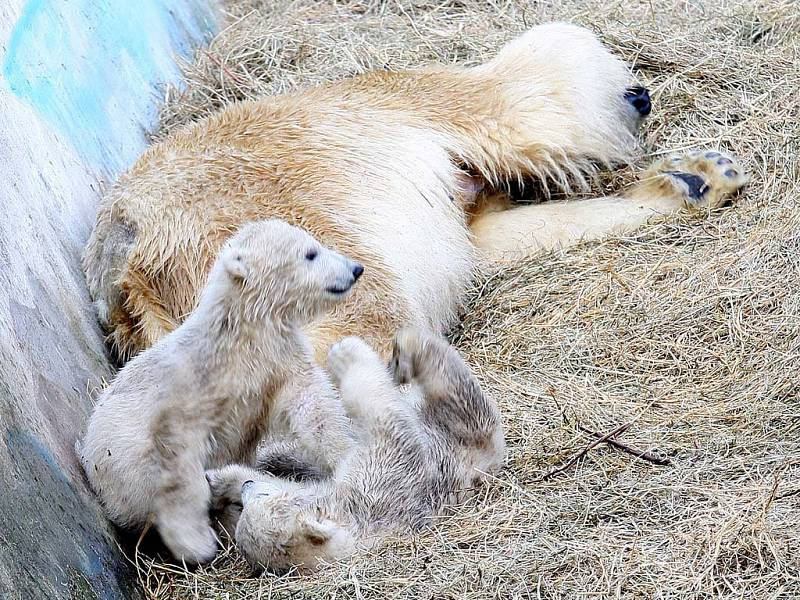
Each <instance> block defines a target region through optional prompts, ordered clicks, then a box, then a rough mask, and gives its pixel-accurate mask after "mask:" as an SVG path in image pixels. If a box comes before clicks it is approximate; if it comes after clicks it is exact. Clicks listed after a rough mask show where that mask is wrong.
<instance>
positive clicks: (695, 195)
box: [667, 171, 710, 200]
mask: <svg viewBox="0 0 800 600" xmlns="http://www.w3.org/2000/svg"><path fill="white" fill-rule="evenodd" d="M667 174H668V175H671V176H672V177H674V178H675V179H680V180H681V181H683V182H684V183H685V184H686V187H688V188H689V194H688V195H689V198H691V199H692V200H700V199H701V198H702V197H703V196H705V195H706V192H708V190H709V189H710V188H709V186H708V184H707V183H706V180H705V179H703V178H702V177H700V176H699V175H692V174H691V173H682V172H680V171H668V172H667Z"/></svg>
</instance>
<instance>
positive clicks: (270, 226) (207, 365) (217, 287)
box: [78, 220, 363, 563]
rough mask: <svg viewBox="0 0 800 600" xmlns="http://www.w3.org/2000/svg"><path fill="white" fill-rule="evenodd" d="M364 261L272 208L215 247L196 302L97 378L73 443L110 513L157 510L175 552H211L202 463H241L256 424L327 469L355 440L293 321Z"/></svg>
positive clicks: (118, 519)
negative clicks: (93, 400) (103, 381)
mask: <svg viewBox="0 0 800 600" xmlns="http://www.w3.org/2000/svg"><path fill="white" fill-rule="evenodd" d="M362 272H363V267H362V266H361V265H360V264H358V263H355V262H353V261H351V260H349V259H347V258H345V257H344V256H342V255H340V254H337V253H336V252H333V251H332V250H329V249H327V248H325V247H323V246H321V245H320V244H319V243H318V242H317V241H316V240H315V239H314V238H313V237H311V236H310V235H309V234H307V233H306V232H304V231H302V230H300V229H298V228H296V227H292V226H290V225H288V224H286V223H284V222H282V221H277V220H270V221H261V222H256V223H251V224H248V225H245V226H244V227H242V228H241V229H240V230H239V232H238V233H236V235H234V236H233V237H232V238H231V239H230V240H229V242H228V243H227V244H226V245H225V246H224V247H223V249H222V250H221V251H220V253H219V255H218V257H217V259H216V261H215V263H214V265H213V267H212V269H211V272H210V274H209V277H208V282H207V284H206V286H205V288H204V290H203V292H202V294H201V297H200V301H199V303H198V306H197V308H196V309H195V310H194V311H193V312H192V313H191V315H190V316H189V317H188V318H187V319H186V321H185V322H184V323H183V325H181V326H180V327H179V328H178V329H176V330H175V331H174V332H172V333H171V334H169V335H167V336H166V337H164V338H163V339H161V340H160V341H159V342H158V343H156V344H155V345H154V346H152V347H151V348H150V349H148V350H146V351H144V352H142V353H141V354H139V355H138V356H136V357H135V358H134V359H133V360H131V361H130V362H129V363H127V365H125V367H124V368H123V369H122V370H121V371H120V372H119V373H118V374H117V376H116V378H115V379H114V381H113V382H112V383H111V385H110V386H109V387H108V388H107V389H106V390H105V391H104V392H103V394H102V395H101V397H100V399H99V401H98V403H97V405H96V406H95V408H94V412H93V414H92V416H91V419H90V421H89V425H88V429H87V433H86V436H85V438H84V440H83V444H82V446H79V447H78V450H79V454H81V462H82V464H83V468H84V470H85V471H86V475H87V477H88V479H89V483H90V484H91V486H92V488H93V489H94V491H95V492H96V494H97V495H98V496H99V497H100V499H101V501H102V504H103V506H104V508H105V510H106V512H107V514H108V516H109V518H110V519H111V520H112V521H113V522H114V523H115V524H117V525H118V526H120V527H123V528H125V529H141V528H143V527H144V526H145V525H146V524H147V523H148V522H152V523H154V524H155V526H156V528H157V529H158V532H159V534H160V535H161V538H162V540H163V541H164V543H165V544H166V546H167V547H168V548H169V550H170V551H171V552H172V553H173V554H174V555H175V556H176V557H177V558H179V559H183V560H185V561H186V562H190V563H199V562H205V561H208V560H210V559H211V558H213V556H214V554H215V553H216V550H217V541H216V538H215V535H214V531H213V529H212V527H211V525H210V520H209V514H208V513H209V501H210V490H209V485H208V481H207V480H206V477H205V470H206V469H208V468H214V467H219V466H221V465H224V464H229V463H231V462H239V461H240V462H244V463H252V462H253V460H254V454H255V450H256V446H257V445H258V443H259V441H260V440H261V439H262V437H263V435H264V433H265V432H266V430H267V429H272V428H275V429H276V430H281V429H283V432H284V433H288V434H289V435H292V436H294V438H295V442H296V444H297V445H298V446H299V447H300V448H301V449H302V450H303V452H304V455H305V456H307V457H310V460H312V461H316V462H317V463H318V464H319V465H320V466H321V467H322V469H323V470H327V471H329V472H330V471H332V470H333V468H334V467H335V465H336V464H337V462H338V460H339V458H340V457H341V456H343V455H344V454H346V453H347V452H348V450H349V448H350V446H351V444H352V442H353V438H352V435H351V432H350V428H349V425H348V421H347V417H346V416H345V414H344V411H343V409H342V406H341V403H340V402H339V401H338V398H337V396H336V392H335V390H334V389H333V387H332V385H331V383H330V381H329V379H328V377H327V375H326V374H325V372H324V371H323V370H322V369H321V368H320V367H318V366H317V365H316V363H315V362H314V360H313V352H312V349H311V346H310V343H309V342H308V340H307V339H306V336H305V334H304V333H303V332H302V331H301V326H303V325H305V324H307V323H308V322H309V321H311V320H312V319H313V318H315V317H316V316H318V315H319V314H320V313H322V312H324V311H327V310H329V309H331V308H332V307H333V306H334V305H335V304H336V303H338V302H339V301H340V300H342V299H343V298H344V297H345V296H347V293H348V292H349V290H350V288H351V286H352V285H353V284H354V283H355V281H356V280H357V279H358V278H359V276H360V275H361V273H362Z"/></svg>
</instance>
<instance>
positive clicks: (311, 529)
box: [301, 519, 334, 546]
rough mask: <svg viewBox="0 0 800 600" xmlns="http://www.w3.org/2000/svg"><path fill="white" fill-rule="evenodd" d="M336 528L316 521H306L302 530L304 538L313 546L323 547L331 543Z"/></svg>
mask: <svg viewBox="0 0 800 600" xmlns="http://www.w3.org/2000/svg"><path fill="white" fill-rule="evenodd" d="M333 530H334V527H333V526H331V525H327V524H325V523H321V522H319V521H317V520H316V519H306V521H305V522H304V523H303V526H302V528H301V533H302V535H303V537H304V538H305V539H306V540H307V541H308V542H309V543H310V544H311V545H312V546H323V545H325V544H327V543H328V542H329V541H331V538H332V537H333Z"/></svg>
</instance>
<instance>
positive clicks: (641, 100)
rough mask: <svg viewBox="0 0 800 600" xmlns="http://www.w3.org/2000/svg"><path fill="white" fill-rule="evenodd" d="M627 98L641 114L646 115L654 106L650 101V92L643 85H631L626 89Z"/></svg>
mask: <svg viewBox="0 0 800 600" xmlns="http://www.w3.org/2000/svg"><path fill="white" fill-rule="evenodd" d="M625 100H627V101H628V102H629V103H630V105H631V106H633V108H635V109H636V112H638V113H639V114H640V115H641V116H643V117H646V116H647V115H649V114H650V110H651V109H652V108H653V105H652V103H651V102H650V92H648V91H647V88H643V87H641V86H638V85H637V86H634V87H630V88H628V89H627V90H626V91H625Z"/></svg>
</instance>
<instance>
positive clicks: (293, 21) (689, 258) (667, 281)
mask: <svg viewBox="0 0 800 600" xmlns="http://www.w3.org/2000/svg"><path fill="white" fill-rule="evenodd" d="M227 8H228V10H229V11H230V13H231V14H230V15H229V19H228V25H227V28H226V29H224V30H223V31H222V32H221V33H220V34H219V35H218V36H217V38H216V39H214V40H213V41H212V42H211V44H210V45H209V46H208V47H207V48H205V49H203V50H201V51H200V52H199V53H198V54H197V57H196V62H194V63H193V64H187V65H185V69H184V70H185V80H186V88H185V90H184V91H180V92H179V91H176V90H174V89H171V90H168V94H167V98H166V102H165V105H164V108H163V111H162V117H161V118H162V120H161V129H160V131H159V132H158V133H157V134H156V135H157V136H160V135H164V134H165V133H167V132H169V131H170V130H172V129H173V128H175V127H177V126H179V125H180V124H182V123H185V122H187V121H189V120H192V119H196V118H198V117H200V116H202V115H205V114H208V113H209V112H211V111H213V110H216V109H218V108H219V107H221V106H224V105H225V104H227V103H229V102H232V101H235V100H240V99H244V98H255V97H259V96H263V95H266V94H274V93H277V92H284V91H288V90H292V89H296V88H298V87H301V86H308V85H313V84H316V83H319V82H321V81H326V80H330V79H336V78H341V77H346V76H350V75H354V74H358V73H362V72H364V71H366V70H368V69H374V68H378V69H380V68H389V69H400V68H406V67H414V66H418V65H422V64H425V63H429V62H432V61H438V62H443V63H450V62H459V63H464V64H476V63H479V62H481V61H482V60H484V59H485V58H486V57H489V56H491V55H492V54H493V53H494V52H495V51H496V50H497V49H498V48H499V47H500V45H502V44H503V43H504V42H505V41H507V40H509V39H510V38H512V37H513V36H514V35H515V34H517V33H518V32H521V31H523V30H524V29H526V28H527V27H530V26H532V25H534V24H537V23H541V22H544V21H549V20H569V21H573V22H576V23H580V24H583V25H585V26H587V27H589V28H591V29H592V30H594V31H596V32H597V33H598V34H599V35H600V36H601V38H602V39H603V40H604V41H605V43H607V44H608V45H609V46H610V47H611V48H612V49H613V50H614V51H615V52H617V53H618V54H619V55H620V56H622V57H623V58H624V59H625V60H626V61H628V62H629V63H630V64H632V65H634V69H635V72H636V74H637V75H638V77H639V78H640V79H641V80H642V81H643V82H644V83H645V85H647V86H648V87H649V88H650V90H651V92H652V94H653V97H654V106H655V109H654V112H653V114H652V116H651V117H650V119H649V120H648V121H647V123H646V125H645V127H644V131H643V134H642V135H643V142H644V147H645V155H643V156H642V157H641V160H639V161H638V162H637V164H635V165H633V166H631V167H627V168H624V169H622V170H620V171H618V172H616V173H613V174H609V175H608V176H606V177H603V178H602V179H601V180H600V181H599V182H598V183H597V185H596V189H595V190H594V192H595V193H598V194H604V193H611V192H613V191H616V190H618V189H619V188H620V187H622V186H624V185H625V184H627V183H629V182H630V181H631V180H632V178H633V177H634V176H635V173H636V171H637V170H639V169H640V168H641V167H642V166H643V165H645V164H646V163H647V161H648V160H649V159H652V158H654V157H657V156H659V155H661V154H664V153H668V152H672V151H679V150H683V149H688V148H694V147H704V148H705V147H710V148H720V149H723V150H725V151H729V152H732V153H733V154H735V155H737V156H739V157H741V158H742V159H743V160H744V162H745V164H746V166H747V168H748V169H749V170H750V172H751V173H752V182H751V183H750V185H749V186H748V187H747V189H746V191H745V193H744V194H742V196H741V197H740V198H739V199H738V200H737V202H736V203H735V205H734V206H733V207H732V208H728V209H725V210H720V211H716V212H714V213H712V214H708V215H705V216H704V217H700V218H692V217H688V216H682V217H676V218H669V219H665V220H662V221H660V222H655V223H652V224H650V225H648V226H646V227H644V228H642V229H641V230H639V231H637V232H635V233H633V234H630V235H625V236H617V237H611V238H609V239H607V240H605V241H602V242H599V243H592V244H583V245H581V246H578V247H576V248H571V249H566V250H563V251H558V252H553V253H548V254H542V255H540V256H537V257H535V258H532V259H530V260H528V261H525V262H521V263H519V264H516V265H513V266H511V267H508V268H504V269H497V270H493V271H491V272H487V273H486V274H485V275H483V276H482V277H481V279H480V281H479V285H477V286H476V289H475V291H474V293H473V294H472V297H471V298H470V301H469V302H468V304H467V306H466V307H465V309H464V315H463V319H462V322H461V325H460V326H459V328H458V329H457V330H456V331H454V332H453V340H454V341H455V343H456V344H457V345H458V347H459V349H460V350H461V351H462V352H463V353H464V355H465V356H466V358H467V359H468V361H469V363H470V364H471V366H472V367H473V368H474V370H475V372H476V373H477V374H478V375H479V376H480V378H481V380H482V382H483V383H484V384H485V386H486V388H487V389H488V390H489V391H490V392H491V393H493V394H494V396H495V397H496V398H497V400H498V401H499V402H500V404H501V407H502V410H503V414H504V419H505V426H506V431H507V440H508V445H509V456H508V464H507V467H506V468H505V469H504V471H503V472H502V473H501V474H500V476H499V477H498V478H497V480H496V481H494V482H493V483H492V484H491V485H490V486H488V487H487V488H486V490H485V491H484V492H483V493H482V494H481V495H480V496H479V497H478V498H477V499H474V500H472V501H470V502H468V503H467V504H465V505H464V506H462V507H459V508H458V510H457V511H456V515H455V516H453V517H449V518H447V519H443V520H442V521H441V523H440V524H437V526H435V527H433V528H431V529H430V530H427V531H424V532H422V533H421V534H419V535H416V536H413V537H409V538H405V539H398V540H396V541H393V542H392V543H389V544H387V545H386V546H385V547H383V548H382V549H381V550H380V551H379V552H376V553H374V554H373V555H370V556H367V557H364V558H363V559H357V560H354V561H351V562H349V563H345V564H341V565H334V566H331V567H330V568H326V569H323V570H322V571H321V572H320V573H319V574H316V575H314V576H310V577H300V576H297V575H289V576H284V577H275V576H271V575H265V576H263V577H261V578H255V579H254V578H250V576H249V572H248V570H247V568H246V566H245V565H244V563H243V562H242V560H241V559H240V558H239V557H238V556H237V554H236V551H235V549H228V551H227V552H226V553H224V554H223V555H221V556H220V557H219V558H218V559H217V560H216V561H215V562H214V563H213V564H211V565H210V566H207V567H203V568H200V569H197V570H195V571H194V572H187V571H184V570H183V569H181V568H176V567H174V566H170V565H169V564H166V563H162V562H159V561H157V560H154V559H152V558H147V557H145V556H142V555H137V557H136V558H137V561H138V565H139V575H140V578H141V580H142V582H143V583H144V585H145V588H146V590H147V593H148V594H149V595H150V596H152V597H158V598H203V599H206V598H226V599H231V600H234V599H245V598H268V597H272V596H274V597H282V596H290V595H291V596H292V597H309V598H312V597H313V598H325V597H339V598H351V597H352V598H384V597H386V598H415V599H416V598H464V599H472V598H476V599H477V598H506V597H508V598H517V597H518V598H528V597H530V598H578V597H594V598H759V599H762V600H763V599H769V598H796V597H800V285H798V282H800V208H799V207H798V199H799V198H800V161H798V158H797V157H798V154H800V91H799V90H800V4H798V3H797V2H794V1H793V0H767V1H763V2H753V1H752V0H750V1H742V2H736V1H731V2H729V1H726V0H717V1H706V2H704V1H700V0H698V1H685V0H667V1H666V2H633V1H631V0H625V1H621V0H607V1H604V2H603V1H595V0H592V1H574V2H569V1H564V2H555V1H541V2H530V3H525V2H521V1H507V0H483V1H481V0H461V1H456V0H453V1H441V2H433V1H419V0H396V1H386V2H377V1H361V2H358V1H351V2H345V1H342V2H315V1H312V0H298V1H295V2H287V1H277V2H271V1H268V0H230V1H229V2H228V4H227ZM624 424H629V426H628V428H627V429H625V431H624V432H623V433H621V434H619V435H618V436H617V438H616V439H617V440H619V441H620V442H622V443H624V444H626V445H628V446H631V447H633V448H634V449H636V450H639V451H648V452H649V453H650V454H652V455H653V456H655V457H661V458H665V459H668V460H669V462H670V464H669V465H666V466H664V465H657V464H654V463H652V462H649V461H646V460H642V459H638V458H636V457H635V456H633V455H631V454H629V453H626V452H624V451H622V450H620V449H617V448H612V447H610V446H609V445H608V444H606V443H600V444H598V445H596V446H595V447H593V448H591V449H590V450H589V451H587V452H585V454H583V455H582V456H581V457H580V459H579V460H577V461H575V462H574V464H571V465H569V466H568V468H566V469H564V470H563V471H561V472H559V473H557V474H556V475H554V476H552V477H546V475H547V474H548V473H551V472H552V471H554V470H556V469H558V468H560V467H563V466H564V465H567V464H568V462H569V461H570V460H571V459H572V458H573V457H575V456H576V455H578V454H579V453H581V452H582V451H583V450H585V449H586V448H587V447H588V446H589V444H591V443H592V442H593V441H595V440H596V439H597V436H595V435H593V434H591V433H590V432H597V433H598V434H600V435H602V434H606V433H608V432H611V431H613V430H615V429H616V428H618V427H619V426H621V425H624Z"/></svg>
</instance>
